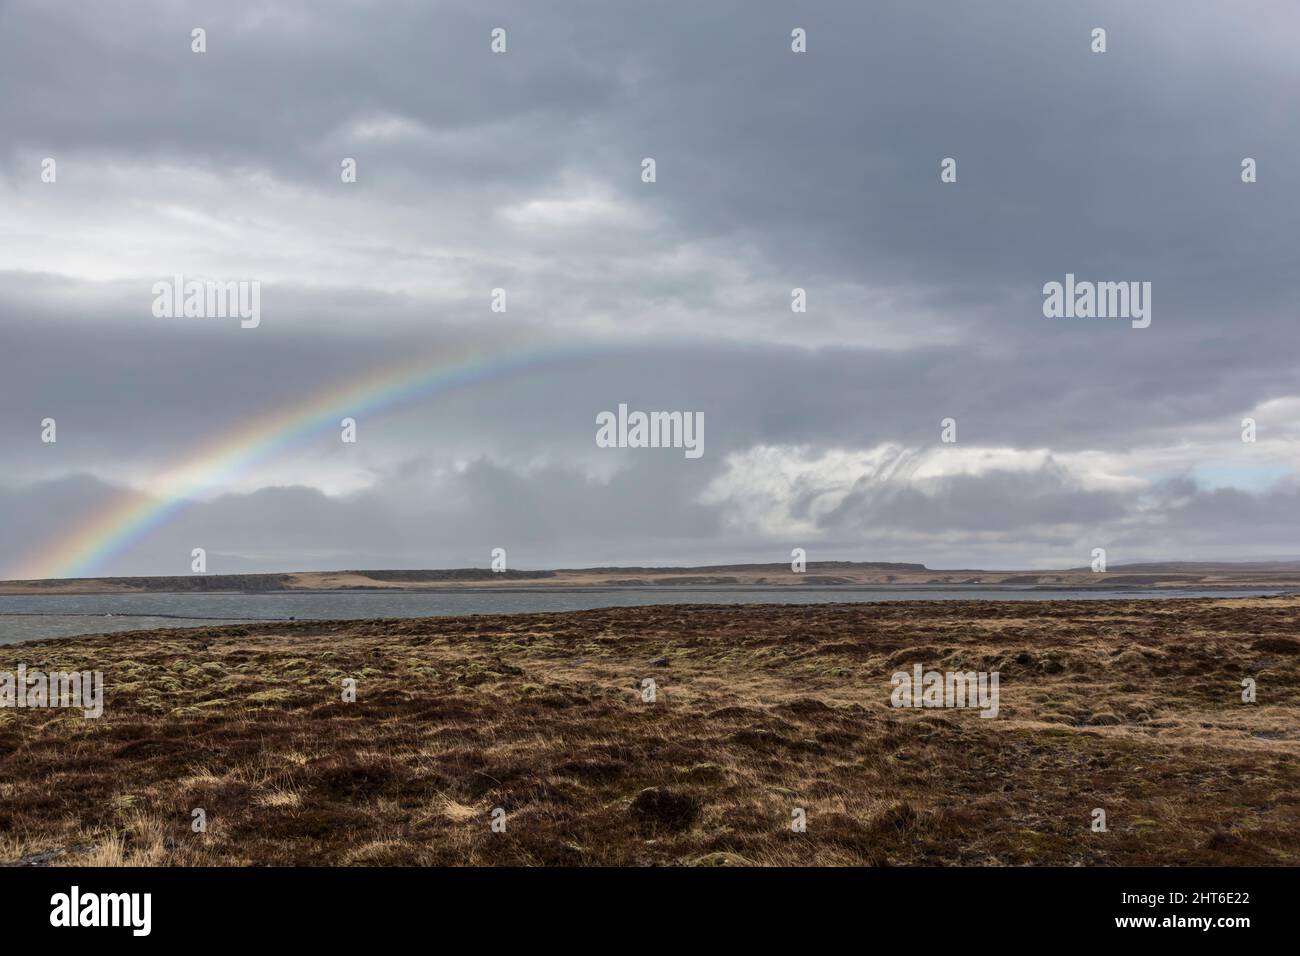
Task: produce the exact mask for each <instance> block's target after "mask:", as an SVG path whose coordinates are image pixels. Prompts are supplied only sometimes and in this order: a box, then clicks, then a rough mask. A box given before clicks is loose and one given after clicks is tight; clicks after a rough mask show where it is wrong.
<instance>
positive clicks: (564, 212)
mask: <svg viewBox="0 0 1300 956" xmlns="http://www.w3.org/2000/svg"><path fill="white" fill-rule="evenodd" d="M196 28H201V29H202V30H204V31H205V34H204V40H205V46H206V49H205V51H204V52H195V51H194V49H193V46H194V44H195V40H194V36H193V31H194V30H195V29H196ZM497 28H500V29H501V30H504V31H505V33H504V38H505V51H504V52H495V51H494V50H493V49H492V45H493V38H492V37H493V31H494V30H495V29H497ZM1097 28H1101V29H1104V30H1105V45H1106V49H1105V52H1094V50H1093V47H1094V46H1095V45H1096V41H1095V39H1094V32H1093V31H1094V30H1095V29H1097ZM796 29H800V30H803V31H804V35H805V36H806V51H805V52H796V51H795V50H794V49H792V46H793V45H796V43H795V40H794V39H792V31H794V30H796ZM1297 30H1300V6H1297V5H1296V4H1295V3H1294V2H1291V0H1278V2H1267V0H1239V2H1234V3H1231V4H1228V3H1209V2H1205V3H1200V2H1192V3H1189V2H1186V0H1146V2H1143V3H1141V4H1135V3H1132V2H1128V0H1126V2H1114V3H1110V2H1087V3H1072V4H1048V3H1042V2H1041V0H997V2H995V3H987V4H973V3H969V2H966V0H955V2H946V0H927V2H925V3H918V2H915V0H906V2H904V0H897V2H890V0H880V2H872V3H861V2H847V0H818V2H815V3H814V2H809V3H798V2H784V0H783V2H775V0H771V2H766V0H735V2H732V0H709V2H706V3H700V2H690V3H686V2H680V3H679V2H676V0H664V2H656V3H653V4H613V3H609V2H594V0H593V2H564V0H556V2H547V3H536V2H520V3H494V2H489V0H474V2H468V0H467V2H440V3H416V2H409V3H408V2H391V3H389V2H341V0H335V2H330V3H320V2H313V3H307V2H302V3H297V2H279V0H273V2H267V0H257V2H248V3H245V2H240V0H230V2H223V3H221V4H198V3H185V2H150V0H133V2H130V3H126V2H114V0H105V2H97V3H95V4H78V3H70V2H69V3H65V2H60V0H41V2H22V0H0V577H6V578H14V577H32V576H78V575H87V574H104V575H134V574H185V573H189V572H190V571H191V568H192V554H193V549H195V548H202V549H204V552H205V554H206V570H207V571H209V572H211V573H229V572H250V571H285V570H324V569H340V568H412V567H414V568H438V567H468V566H477V567H486V566H488V564H489V562H490V560H491V553H492V550H493V549H494V548H502V549H505V552H506V554H507V556H508V559H507V560H508V563H509V566H511V567H517V568H546V567H582V566H604V565H611V564H620V565H666V564H686V565H699V564H707V563H724V562H726V563H730V562H738V561H762V562H769V561H778V562H779V561H789V560H790V553H791V549H793V548H796V547H801V548H804V549H805V550H806V552H807V556H808V559H809V560H810V561H817V560H875V561H914V562H924V563H926V564H928V565H930V566H931V567H936V568H945V567H953V568H955V567H984V568H1045V567H1080V566H1087V565H1088V564H1089V561H1090V560H1091V553H1092V550H1093V549H1094V548H1098V547H1101V548H1105V549H1106V552H1107V555H1108V560H1109V561H1110V562H1111V563H1112V564H1116V563H1126V562H1132V561H1151V560H1202V561H1228V560H1270V559H1293V558H1297V557H1300V483H1298V482H1297V465H1298V464H1300V442H1298V441H1297V439H1300V363H1298V362H1297V354H1298V347H1300V324H1298V323H1297V314H1296V303H1297V302H1298V301H1300V296H1298V295H1297V293H1298V292H1300V288H1298V287H1300V268H1297V266H1298V265H1300V262H1298V261H1297V260H1298V259H1300V253H1298V252H1297V249H1298V248H1300V244H1297V241H1296V223H1297V222H1300V181H1298V176H1297V165H1296V157H1297V156H1298V155H1300V109H1298V108H1297V107H1298V105H1300V104H1298V103H1297V92H1296V91H1297V90H1300V58H1297V57H1296V56H1295V54H1294V37H1295V36H1296V35H1297ZM647 158H651V159H653V160H654V164H655V165H654V179H653V181H652V182H647V181H645V173H644V164H643V160H645V159H647ZM1246 158H1250V159H1253V160H1254V164H1255V171H1256V181H1254V182H1244V181H1243V165H1242V164H1243V160H1244V159H1246ZM348 159H351V160H354V161H355V166H356V177H355V182H345V181H344V179H345V176H344V174H343V166H344V161H345V160H348ZM945 159H952V160H955V181H944V178H945V177H944V176H943V175H942V171H943V169H942V163H943V161H944V160H945ZM47 160H53V161H54V163H53V176H52V177H51V176H50V175H49V167H50V164H48V163H47V162H46V161H47ZM51 178H52V179H53V181H49V180H50V179H51ZM1067 274H1068V275H1073V276H1075V277H1076V278H1077V280H1079V281H1093V282H1138V283H1150V286H1149V287H1148V288H1149V289H1150V292H1149V306H1150V324H1149V325H1148V326H1147V327H1144V328H1143V327H1135V325H1134V323H1133V322H1131V321H1130V320H1129V319H1128V318H1125V317H1106V318H1101V317H1078V316H1076V317H1063V316H1049V315H1046V314H1045V310H1044V300H1045V294H1044V286H1045V285H1046V284H1047V283H1051V282H1061V283H1064V282H1065V281H1066V276H1067ZM176 275H181V276H183V277H184V278H185V279H186V280H197V281H200V282H202V281H212V282H243V283H249V284H250V286H249V287H251V283H257V287H258V290H259V295H260V313H259V317H258V322H257V324H256V326H255V327H244V326H245V324H246V323H243V322H241V321H240V319H239V317H238V316H234V317H231V316H221V315H202V316H176V317H167V316H165V315H163V316H159V315H158V314H156V313H157V311H158V310H157V309H156V308H155V298H156V292H155V285H156V284H157V283H159V282H171V281H172V277H173V276H176ZM494 289H502V290H504V291H505V302H506V307H505V311H504V312H502V311H494V310H493V308H492V305H493V290H494ZM794 289H803V290H804V293H805V296H806V304H807V306H806V311H803V312H796V311H793V309H792V290H794ZM464 355H471V356H474V358H473V359H472V362H473V363H476V364H475V368H476V369H477V371H475V372H474V373H473V374H469V375H464V376H461V377H459V378H454V377H453V378H454V380H453V379H449V378H448V377H447V376H445V375H444V376H443V377H441V378H440V377H439V373H438V372H437V369H438V368H440V367H442V366H443V365H445V364H446V363H447V362H451V361H453V360H455V359H456V357H457V356H464ZM503 356H504V358H503ZM509 356H515V357H514V358H510V357H509ZM423 357H427V360H428V364H429V367H430V369H432V370H433V371H431V372H430V375H429V377H428V382H427V383H426V385H425V386H422V387H420V388H414V389H411V390H408V392H409V393H408V392H404V393H402V394H401V395H399V396H397V397H396V398H394V399H393V400H391V401H388V400H386V401H385V402H379V403H374V407H369V406H366V405H365V404H364V401H363V400H364V394H363V393H360V392H357V390H356V388H355V383H357V382H370V383H376V382H378V383H380V385H381V386H382V383H384V382H391V383H395V382H397V380H398V377H399V375H400V374H402V373H399V371H396V370H398V369H404V368H406V367H407V365H409V363H410V362H411V361H412V360H413V358H414V359H418V360H419V361H424V358H423ZM381 390H382V389H381ZM313 396H315V397H317V398H313ZM331 396H343V405H338V404H337V403H334V402H333V400H332V399H331ZM354 398H355V399H356V404H357V406H358V412H357V414H356V415H354V416H350V417H354V418H355V420H356V434H355V437H356V441H355V442H345V441H343V440H342V432H341V424H340V423H341V420H342V417H344V416H348V413H349V411H350V408H349V407H348V406H347V402H348V401H351V400H353V399H354ZM304 403H306V407H307V408H308V410H309V412H310V414H308V416H307V418H306V419H304V420H303V421H302V422H300V423H299V424H300V425H301V427H298V428H296V429H294V430H285V431H284V432H282V433H281V432H275V431H274V430H273V429H272V430H270V431H267V432H265V434H263V433H257V432H256V427H255V426H257V424H258V423H267V422H274V421H276V420H277V419H278V418H284V417H286V416H287V415H288V414H289V412H288V411H286V410H292V409H295V408H298V407H300V406H302V405H303V404H304ZM313 403H314V404H313ZM620 404H625V405H627V406H628V408H629V409H631V410H643V411H647V412H649V411H681V412H685V413H698V415H700V416H702V419H703V422H704V431H703V436H704V443H703V454H701V455H700V456H699V457H697V458H693V457H688V456H686V455H685V454H683V451H682V449H680V448H638V447H613V448H610V447H601V446H600V445H599V444H598V442H597V440H596V436H597V416H598V415H599V414H600V413H601V412H605V411H614V412H616V411H617V409H618V407H619V405H620ZM313 409H314V411H312V410H313ZM312 416H314V417H312ZM1246 418H1250V419H1253V421H1254V423H1255V424H1254V439H1255V440H1254V441H1243V419H1246ZM47 419H53V420H54V422H55V423H56V433H55V440H54V441H47V440H43V437H48V436H45V435H44V432H45V428H44V426H43V424H42V423H43V422H45V421H46V420H47ZM946 419H951V420H952V423H953V425H952V426H950V427H949V428H948V429H947V435H946V436H945V428H944V422H945V420H946ZM250 429H251V430H252V432H251V433H256V434H261V435H262V438H263V439H265V441H264V444H263V446H260V447H259V449H258V451H257V454H252V449H251V446H249V447H248V448H247V449H245V450H246V451H248V453H247V454H245V453H244V451H243V450H241V447H242V446H240V444H239V443H240V441H242V440H243V438H241V436H247V435H248V434H250ZM945 437H948V438H954V437H955V441H945V440H944V438H945ZM250 441H251V439H250ZM215 448H224V449H227V450H228V457H227V458H218V457H214V453H213V451H212V450H213V449H215ZM218 464H220V465H223V467H217V465H218ZM227 465H228V466H229V467H225V466H227ZM178 468H179V469H180V471H181V472H184V475H185V477H184V479H183V480H182V479H179V478H178V477H177V475H178ZM123 502H128V503H136V505H137V506H138V507H139V508H140V510H141V512H142V513H144V514H145V515H148V516H151V520H149V521H147V522H143V523H142V525H141V527H134V526H133V527H134V530H133V527H119V526H118V525H115V524H114V521H113V520H111V516H112V515H113V514H115V513H116V512H115V509H120V508H121V507H122V503H123ZM106 516H108V517H106ZM142 529H143V530H142ZM128 532H131V533H128Z"/></svg>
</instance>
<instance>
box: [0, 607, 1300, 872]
mask: <svg viewBox="0 0 1300 956" xmlns="http://www.w3.org/2000/svg"><path fill="white" fill-rule="evenodd" d="M1297 634H1300V602H1297V601H1296V600H1294V599H1257V600H1241V601H1165V602H1151V601H1146V602H1137V601H1133V602H1129V601H1107V602H1052V603H1029V602H1026V603H1009V602H1002V603H999V602H933V603H914V604H903V603H889V604H874V605H866V604H851V605H818V606H803V607H791V606H779V607H774V606H767V607H756V606H740V607H717V606H689V607H673V606H659V607H647V608H626V609H612V610H601V611H586V612H578V613H572V614H535V615H524V616H511V617H487V616H482V617H467V618H435V619H424V620H405V621H375V622H360V623H358V622H347V623H319V622H298V623H288V624H274V625H242V626H227V627H221V628H211V629H201V630H173V631H152V632H141V633H135V634H115V635H111V636H105V637H95V638H81V639H72V640H63V641H47V642H42V643H38V644H29V645H18V646H9V647H0V670H13V669H15V668H16V666H17V664H18V663H19V662H24V663H26V664H27V665H28V667H29V668H36V667H40V668H43V669H46V670H52V669H62V670H73V669H76V670H86V669H99V670H102V671H103V672H104V675H105V682H106V686H107V701H106V708H105V713H104V716H103V717H102V718H100V719H99V720H84V719H82V718H81V717H80V716H79V715H77V714H75V713H72V712H68V711H50V710H17V711H16V710H0V861H4V860H8V861H17V860H20V859H24V858H29V859H30V858H33V857H34V856H36V855H38V854H45V856H37V857H36V858H37V859H40V860H42V861H45V860H48V861H49V862H53V863H56V864H58V863H82V864H84V863H90V864H102V865H123V864H126V865H158V864H167V865H191V864H217V865H247V864H294V863H300V864H330V865H335V864H337V865H373V864H417V865H428V864H527V865H543V864H545V865H585V864H613V865H654V864H698V865H729V864H733V865H734V864H739V865H745V864H782V865H800V864H831V865H838V864H877V865H885V864H952V863H962V864H1013V865H1014V864H1042V863H1054V864H1126V865H1145V864H1229V865H1233V864H1293V865H1294V864H1296V863H1298V862H1300V762H1298V758H1300V640H1297V638H1296V635H1297ZM660 657H666V658H667V659H668V662H667V665H666V666H656V665H653V664H652V663H651V662H652V661H654V660H655V659H657V658H660ZM918 662H919V663H922V664H924V665H926V666H927V667H934V668H937V669H941V670H943V669H953V670H958V669H960V670H997V671H999V672H1000V673H1001V714H1000V716H999V717H998V718H997V719H994V720H984V719H981V718H980V717H979V716H978V714H977V713H976V712H975V711H973V710H943V711H936V710H895V709H893V708H891V707H890V705H889V692H890V684H889V679H890V675H891V674H892V673H893V672H894V671H895V670H897V669H908V668H910V666H911V665H912V664H913V663H918ZM1247 676H1250V677H1254V678H1255V679H1256V680H1257V681H1258V685H1259V695H1260V698H1259V703H1257V704H1254V705H1247V704H1243V703H1241V701H1240V690H1241V689H1240V681H1241V679H1242V678H1243V677H1247ZM345 677H353V678H356V679H357V681H358V700H357V702H356V703H352V704H347V703H343V702H342V701H341V699H340V692H341V682H342V680H343V678H345ZM647 677H649V678H653V679H654V680H655V681H656V683H657V685H658V694H657V700H656V702H655V703H653V704H649V703H645V702H643V701H642V700H641V696H640V692H639V687H640V684H641V681H642V679H643V678H647ZM650 788H653V790H651V789H650ZM646 791H649V792H646ZM196 807H202V808H204V810H205V811H206V813H207V820H208V829H207V832H206V833H203V834H197V833H193V832H191V829H190V821H191V811H192V809H193V808H196ZM496 807H501V808H503V809H504V810H505V811H506V814H507V816H506V829H505V832H504V833H494V832H492V829H491V826H490V823H491V817H490V814H491V812H492V810H493V808H496ZM796 807H803V808H805V809H806V812H807V820H808V829H807V832H806V833H802V834H799V833H794V832H792V830H791V827H790V821H791V813H792V810H793V809H794V808H796ZM1095 807H1102V808H1105V809H1106V812H1107V816H1108V822H1109V825H1110V832H1108V833H1093V832H1091V829H1090V826H1089V825H1090V823H1091V819H1092V816H1091V814H1092V810H1093V808H1095Z"/></svg>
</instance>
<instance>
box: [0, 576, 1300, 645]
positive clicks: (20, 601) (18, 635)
mask: <svg viewBox="0 0 1300 956" xmlns="http://www.w3.org/2000/svg"><path fill="white" fill-rule="evenodd" d="M1278 593H1282V592H1281V591H1279V590H1277V589H1224V590H1199V591H1139V590H1124V591H1066V590H1057V591H1048V590H1033V589H1030V588H1027V587H1025V588H1015V587H1005V588H987V587H969V588H961V587H951V588H925V587H918V588H861V587H807V588H799V589H798V590H795V589H793V588H782V589H758V588H755V589H735V588H618V589H605V588H573V589H565V590H538V589H530V588H510V589H497V588H494V589H492V590H490V591H489V590H484V589H471V588H462V589H457V590H450V589H447V590H439V591H298V592H269V593H252V592H250V593H231V592H223V593H207V594H204V593H200V594H195V593H161V592H160V593H156V594H0V644H11V643H14V642H15V641H27V640H34V639H37V638H43V637H72V636H75V635H78V634H105V633H109V632H112V631H126V630H137V629H141V628H157V627H198V626H200V625H203V624H207V623H219V622H231V621H284V620H288V619H290V618H296V619H298V620H345V619H353V620H355V619H364V618H377V617H442V616H448V615H458V614H526V613H530V612H536V611H580V610H586V609H589V608H598V607H632V606H635V605H645V604H827V603H831V602H842V601H848V602H865V601H980V600H987V601H1060V600H1071V601H1097V600H1114V599H1116V598H1127V599H1134V598H1148V599H1167V598H1174V597H1186V598H1193V597H1210V598H1216V597H1251V596H1260V595H1267V594H1278Z"/></svg>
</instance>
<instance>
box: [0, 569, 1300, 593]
mask: <svg viewBox="0 0 1300 956" xmlns="http://www.w3.org/2000/svg"><path fill="white" fill-rule="evenodd" d="M824 586H845V587H882V588H899V587H960V586H969V587H980V586H1020V587H1039V588H1048V589H1055V588H1100V589H1114V588H1152V587H1158V588H1170V589H1178V588H1192V589H1207V588H1225V587H1226V588H1292V589H1297V588H1300V563H1297V562H1270V563H1255V564H1215V563H1198V562H1171V563H1165V564H1130V565H1112V566H1111V568H1110V570H1108V571H1105V572H1100V573H1094V572H1093V571H1092V570H1091V569H1090V568H1066V569H1061V570H1038V571H1005V570H1004V571H981V570H978V569H951V568H946V569H942V570H941V569H935V568H927V567H926V566H925V565H923V564H900V563H891V562H880V561H813V562H810V563H809V564H808V565H807V567H806V569H805V570H804V571H803V572H802V573H799V574H796V573H794V572H793V571H791V569H790V566H789V565H788V564H728V565H714V566H707V567H698V568H677V567H670V568H642V567H626V568H577V569H558V570H541V571H522V570H509V571H505V572H502V573H499V574H498V573H494V572H493V571H491V570H489V569H487V568H444V569H434V570H393V571H379V570H369V571H295V572H287V573H279V574H207V575H203V574H199V575H193V574H191V575H171V576H164V577H130V578H54V579H46V580H37V581H0V594H104V593H138V592H159V591H167V592H190V591H251V592H266V591H322V590H350V589H365V590H388V591H391V590H412V589H414V590H437V589H440V588H457V589H463V588H519V587H526V588H577V587H582V588H591V587H616V588H628V587H692V588H701V587H703V588H736V587H741V588H746V587H753V588H784V587H792V588H800V587H824Z"/></svg>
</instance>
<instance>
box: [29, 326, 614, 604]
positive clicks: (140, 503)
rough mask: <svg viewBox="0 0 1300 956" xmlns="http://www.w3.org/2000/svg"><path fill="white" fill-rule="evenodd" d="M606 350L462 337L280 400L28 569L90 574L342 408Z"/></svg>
mask: <svg viewBox="0 0 1300 956" xmlns="http://www.w3.org/2000/svg"><path fill="white" fill-rule="evenodd" d="M596 351H603V350H602V349H599V348H598V347H595V346H592V347H588V348H584V349H581V350H575V349H574V348H572V347H568V348H565V349H559V348H556V347H547V346H537V345H531V344H526V345H523V346H516V347H514V348H512V349H508V350H502V348H501V347H500V345H495V346H492V345H488V346H483V345H479V344H474V345H469V346H466V345H463V344H462V345H458V346H456V347H454V348H442V349H440V350H439V351H438V352H436V353H434V354H433V355H432V356H423V357H420V358H418V359H415V360H408V361H403V362H400V363H397V364H395V365H390V366H386V367H382V368H378V369H374V370H371V371H370V372H368V373H367V374H365V375H363V376H361V377H359V378H356V379H353V380H351V381H348V382H345V383H344V384H342V385H335V386H333V387H330V388H327V389H322V390H321V391H319V392H316V393H314V394H312V395H310V396H308V397H306V398H304V399H303V400H301V401H299V402H297V403H292V404H289V405H287V406H283V407H277V408H274V409H271V410H268V411H267V412H265V413H264V414H261V415H258V416H256V417H255V418H253V419H252V420H249V421H245V422H243V423H241V424H240V425H239V426H238V427H235V428H232V429H230V430H228V431H226V432H224V433H222V434H220V435H217V436H216V437H215V438H212V439H210V440H208V441H205V442H203V443H202V444H200V445H199V446H198V447H196V448H195V449H192V450H191V451H190V452H189V453H188V454H186V455H184V456H182V457H181V458H179V459H178V460H177V461H175V462H174V463H172V464H171V465H170V466H168V467H167V468H165V469H164V470H163V471H162V473H161V474H159V475H158V476H157V477H156V479H155V480H154V481H152V482H151V483H150V484H151V487H152V488H153V489H154V490H153V491H152V492H151V493H150V494H144V493H141V492H137V491H128V492H123V493H122V494H121V495H120V496H118V497H116V498H115V499H114V500H113V501H112V502H111V503H110V504H109V505H107V506H106V507H105V508H103V509H101V510H100V511H99V512H97V513H96V514H93V515H92V516H91V517H90V518H89V519H88V520H81V521H78V522H77V525H76V526H75V527H73V528H70V529H68V531H67V532H65V533H64V534H62V535H59V536H57V537H56V538H55V539H54V540H52V541H51V542H50V543H49V544H48V545H47V546H46V547H44V548H43V549H42V550H41V551H40V552H38V553H36V554H35V555H33V556H32V557H30V558H29V559H28V560H27V561H26V562H24V565H25V566H24V573H23V574H22V575H21V576H22V577H24V578H27V579H38V578H69V577H86V576H89V575H91V574H92V573H94V572H95V571H97V570H98V569H99V568H101V567H103V566H104V563H105V562H106V561H108V560H109V559H111V558H112V557H114V556H116V555H120V554H121V553H123V552H124V551H126V550H127V549H128V548H130V547H131V546H132V545H134V544H135V543H136V542H138V541H140V540H141V539H143V538H144V537H146V536H147V535H149V534H150V533H151V532H153V531H154V530H156V529H157V528H158V527H160V526H161V525H163V524H164V523H165V522H166V521H167V520H168V519H170V518H171V517H172V516H173V515H175V514H176V513H178V512H179V511H181V510H182V509H184V508H185V507H186V506H187V505H189V504H192V503H193V501H194V500H195V497H196V496H197V495H199V494H201V493H203V492H205V491H208V490H210V489H213V488H220V487H222V486H223V484H224V483H225V482H227V481H229V480H230V479H231V478H233V477H235V476H237V475H239V474H240V473H241V472H242V471H243V470H244V469H246V468H248V467H249V466H251V465H254V464H256V463H258V462H262V461H265V460H267V459H269V458H272V457H274V456H276V455H278V454H280V453H281V452H283V451H284V450H286V449H287V448H290V447H293V446H294V445H297V444H300V443H301V442H303V441H305V440H307V439H310V438H311V437H313V436H315V435H318V434H321V433H322V432H325V431H327V430H330V429H336V428H338V427H339V422H340V420H341V418H342V417H351V418H355V419H357V421H358V424H360V422H361V417H362V416H363V415H364V416H373V415H375V414H376V413H380V412H383V411H386V410H388V409H390V408H393V407H394V406H398V405H402V404H405V403H407V402H410V401H412V400H414V399H417V398H421V397H424V396H428V395H432V394H436V393H440V392H446V391H449V390H451V389H455V388H460V387H464V386H467V385H472V384H474V383H476V382H479V381H482V380H483V379H487V378H494V377H497V376H500V375H504V374H507V373H510V372H515V371H522V370H525V369H528V368H531V367H534V366H540V365H545V364H548V363H550V362H552V361H557V360H567V359H574V358H578V357H581V356H584V355H586V354H587V353H591V352H596Z"/></svg>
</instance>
